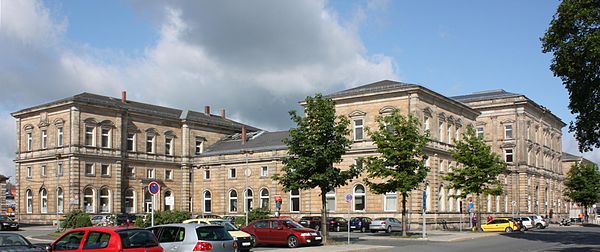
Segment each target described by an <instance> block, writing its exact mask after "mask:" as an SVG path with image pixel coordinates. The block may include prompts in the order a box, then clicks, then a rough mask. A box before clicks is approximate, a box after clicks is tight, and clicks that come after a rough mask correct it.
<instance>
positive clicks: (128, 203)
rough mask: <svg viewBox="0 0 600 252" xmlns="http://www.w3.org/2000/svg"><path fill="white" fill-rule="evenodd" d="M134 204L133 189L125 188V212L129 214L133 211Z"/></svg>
mask: <svg viewBox="0 0 600 252" xmlns="http://www.w3.org/2000/svg"><path fill="white" fill-rule="evenodd" d="M135 205H136V200H135V190H133V189H131V188H130V189H127V191H125V212H126V213H131V214H132V213H135V210H136V209H135Z"/></svg>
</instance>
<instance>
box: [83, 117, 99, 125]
mask: <svg viewBox="0 0 600 252" xmlns="http://www.w3.org/2000/svg"><path fill="white" fill-rule="evenodd" d="M83 123H85V124H87V125H94V126H96V125H97V124H98V123H97V122H96V119H94V118H87V119H85V120H83Z"/></svg>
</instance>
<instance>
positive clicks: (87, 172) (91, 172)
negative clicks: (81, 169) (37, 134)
mask: <svg viewBox="0 0 600 252" xmlns="http://www.w3.org/2000/svg"><path fill="white" fill-rule="evenodd" d="M85 175H94V164H85Z"/></svg>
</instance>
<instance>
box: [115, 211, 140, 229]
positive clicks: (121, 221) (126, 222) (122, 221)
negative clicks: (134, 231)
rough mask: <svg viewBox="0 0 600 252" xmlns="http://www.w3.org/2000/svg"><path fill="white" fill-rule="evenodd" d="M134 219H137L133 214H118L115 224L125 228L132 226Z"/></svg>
mask: <svg viewBox="0 0 600 252" xmlns="http://www.w3.org/2000/svg"><path fill="white" fill-rule="evenodd" d="M135 219H137V216H135V215H133V214H119V215H117V219H116V222H117V223H116V224H117V226H125V227H129V226H133V225H134V224H135Z"/></svg>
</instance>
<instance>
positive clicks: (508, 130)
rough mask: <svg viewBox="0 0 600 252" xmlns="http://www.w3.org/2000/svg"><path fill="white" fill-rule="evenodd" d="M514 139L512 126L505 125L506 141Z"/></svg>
mask: <svg viewBox="0 0 600 252" xmlns="http://www.w3.org/2000/svg"><path fill="white" fill-rule="evenodd" d="M512 138H513V128H512V124H507V125H504V139H512Z"/></svg>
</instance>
